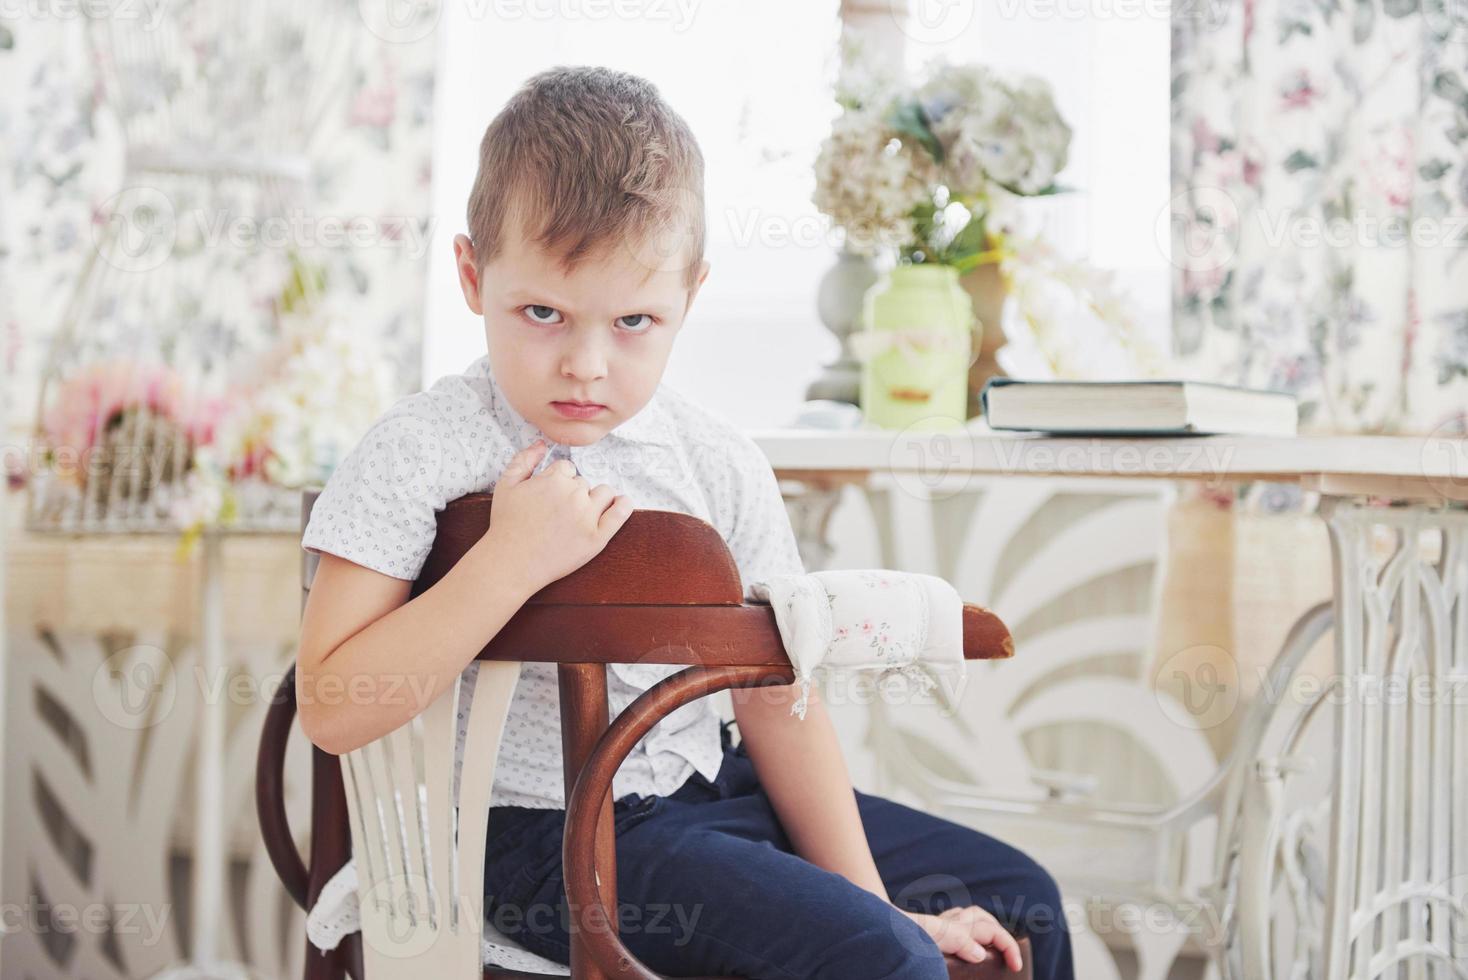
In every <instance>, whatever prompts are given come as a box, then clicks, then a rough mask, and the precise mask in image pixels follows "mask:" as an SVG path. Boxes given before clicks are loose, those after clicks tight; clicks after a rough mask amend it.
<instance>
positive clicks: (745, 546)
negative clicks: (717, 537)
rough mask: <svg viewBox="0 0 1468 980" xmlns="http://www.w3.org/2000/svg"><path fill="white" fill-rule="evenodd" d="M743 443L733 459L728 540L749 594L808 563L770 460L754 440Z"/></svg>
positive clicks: (746, 440)
mask: <svg viewBox="0 0 1468 980" xmlns="http://www.w3.org/2000/svg"><path fill="white" fill-rule="evenodd" d="M741 447H742V448H741V451H739V452H737V453H735V454H734V457H733V458H734V460H735V464H736V467H737V468H736V472H735V473H734V475H733V488H734V500H733V513H734V518H733V524H732V530H731V531H730V534H729V538H728V544H729V551H730V553H731V554H733V556H734V563H735V564H736V565H738V566H739V578H740V580H741V582H742V584H743V586H744V595H745V597H746V598H748V597H749V595H750V586H752V585H753V584H754V583H755V582H764V581H768V580H769V579H770V578H771V577H772V576H775V575H802V574H804V573H805V566H804V565H803V564H802V563H801V560H800V551H799V549H798V548H797V547H796V544H795V530H794V529H793V528H792V527H791V526H790V513H789V511H787V510H786V509H785V500H784V498H783V497H782V496H781V494H780V483H779V481H778V480H777V479H775V471H774V470H773V469H772V468H771V467H770V461H769V459H768V458H766V456H765V454H764V452H763V451H762V450H761V449H760V448H759V446H758V445H757V444H756V443H755V442H754V441H753V440H749V439H745V440H743V441H742V442H741Z"/></svg>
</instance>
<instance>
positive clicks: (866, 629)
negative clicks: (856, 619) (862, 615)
mask: <svg viewBox="0 0 1468 980" xmlns="http://www.w3.org/2000/svg"><path fill="white" fill-rule="evenodd" d="M875 628H876V627H875V626H873V625H872V621H871V620H870V619H863V620H862V621H861V633H862V635H863V636H871V635H872V630H874V629H875Z"/></svg>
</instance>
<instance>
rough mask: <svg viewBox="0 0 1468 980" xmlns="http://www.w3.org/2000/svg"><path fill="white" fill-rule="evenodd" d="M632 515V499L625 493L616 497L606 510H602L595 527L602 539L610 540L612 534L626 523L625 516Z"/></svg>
mask: <svg viewBox="0 0 1468 980" xmlns="http://www.w3.org/2000/svg"><path fill="white" fill-rule="evenodd" d="M631 516H632V500H631V499H630V498H629V497H627V496H626V495H625V494H623V495H621V496H619V497H617V498H616V499H615V500H613V501H612V502H611V504H610V505H609V506H608V507H607V509H606V510H604V511H602V515H601V519H600V520H599V521H597V524H596V526H597V529H598V530H599V531H600V532H601V536H602V540H603V541H610V540H611V539H612V535H614V534H616V533H617V532H618V531H620V530H621V529H622V525H623V524H626V523H627V518H629V517H631Z"/></svg>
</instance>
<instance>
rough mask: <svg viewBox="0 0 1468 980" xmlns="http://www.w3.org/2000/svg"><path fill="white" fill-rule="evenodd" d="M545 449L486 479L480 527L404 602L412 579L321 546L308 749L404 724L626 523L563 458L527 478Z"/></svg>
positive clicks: (613, 500) (307, 666) (625, 506)
mask: <svg viewBox="0 0 1468 980" xmlns="http://www.w3.org/2000/svg"><path fill="white" fill-rule="evenodd" d="M545 452H546V445H545V443H544V442H543V441H537V442H536V443H535V444H534V445H532V446H531V447H530V448H528V449H524V450H522V451H520V452H519V453H517V454H516V455H515V457H514V458H513V459H512V460H511V461H510V462H509V464H508V465H507V466H506V467H505V470H504V472H503V473H502V474H501V475H500V478H499V480H498V481H497V483H496V484H495V494H494V504H493V514H492V516H491V521H490V528H489V530H488V531H487V532H486V533H485V535H484V536H483V537H482V538H480V539H479V540H478V541H477V542H475V543H474V545H473V546H471V547H470V549H469V551H468V552H467V553H466V554H465V555H464V557H463V558H461V559H459V561H458V562H457V563H456V564H455V565H454V566H453V568H451V569H450V570H449V571H448V573H447V574H445V575H444V577H443V578H442V579H440V580H439V581H438V582H437V583H435V584H434V585H433V586H432V587H431V588H429V589H427V590H425V591H424V592H423V593H422V594H421V595H419V596H417V597H416V598H414V599H412V600H411V601H410V600H409V599H408V596H409V595H410V594H411V593H412V588H413V584H412V582H410V581H408V580H406V579H398V578H394V577H393V576H391V575H387V574H384V573H382V572H378V571H374V570H372V569H370V568H366V567H364V566H362V565H359V564H357V563H355V562H352V561H349V560H347V559H345V558H342V557H339V556H338V555H336V554H335V553H333V552H329V551H325V550H323V551H322V555H321V565H320V566H319V567H318V569H317V571H316V579H315V581H314V582H313V583H312V586H311V593H310V596H309V598H308V599H307V600H306V611H305V614H304V616H303V618H302V621H301V644H300V650H299V651H298V653H297V656H296V662H297V666H296V704H297V707H298V710H299V712H300V718H301V727H302V729H303V730H304V731H305V732H306V735H307V737H308V738H310V739H311V741H312V742H314V743H315V744H316V745H317V746H318V747H320V748H321V749H324V750H325V751H327V752H331V753H333V754H337V755H340V754H342V753H344V752H351V751H352V750H354V749H358V748H361V747H362V746H363V745H366V744H367V743H368V742H371V741H373V740H374V739H377V738H380V737H381V736H383V735H386V734H387V733H388V732H391V731H393V730H394V729H396V728H399V727H401V726H402V725H403V724H405V723H407V722H408V721H410V720H412V719H413V718H414V717H415V716H417V715H418V714H419V713H420V712H422V711H423V710H424V709H425V708H427V707H428V705H429V704H430V703H432V702H433V700H434V699H435V698H437V697H438V696H439V695H441V694H443V693H444V692H445V691H447V690H449V689H450V687H451V686H452V685H453V683H454V681H455V679H457V678H458V676H459V675H460V674H461V673H462V672H463V670H464V668H465V667H467V666H468V664H469V662H470V661H471V660H473V659H474V657H475V655H476V654H478V653H479V651H480V650H482V649H483V648H484V645H485V644H486V643H488V642H489V641H490V640H492V639H494V637H495V635H496V634H498V633H499V631H500V629H501V628H502V627H503V626H504V625H505V623H507V622H509V621H510V618H511V617H513V616H514V615H515V613H516V612H517V611H518V610H519V609H520V607H521V606H523V605H524V604H525V602H526V600H528V599H529V598H530V597H531V596H532V595H534V594H535V593H536V592H537V591H539V590H540V589H541V588H542V587H543V586H545V585H546V583H548V582H553V581H555V580H556V579H559V578H561V577H562V576H564V575H567V574H569V573H570V572H571V571H574V570H575V569H577V568H580V567H581V566H582V565H584V564H586V563H587V562H588V561H590V560H591V559H592V558H594V557H595V556H596V555H597V554H598V553H599V552H600V551H601V550H602V548H604V547H605V546H606V543H607V541H609V540H610V539H611V537H612V535H614V534H616V533H617V531H618V529H620V528H621V526H622V524H624V523H625V522H626V520H627V517H628V515H629V514H631V513H632V504H631V502H630V501H629V500H628V499H627V498H626V497H622V496H617V495H616V494H615V493H614V492H613V490H612V488H611V487H609V486H607V485H606V484H602V485H600V486H597V487H594V488H593V487H591V485H590V484H589V483H588V482H587V481H586V480H585V479H584V478H583V477H580V476H578V475H576V473H575V470H574V468H573V467H572V466H571V464H570V463H569V462H567V461H564V460H563V461H560V462H557V463H553V464H552V465H551V466H549V467H547V468H546V470H545V471H544V472H542V473H541V474H539V475H538V476H534V477H532V476H531V473H532V472H533V471H534V468H535V466H536V465H537V464H538V463H539V462H540V460H541V459H542V458H543V457H544V455H545ZM318 506H319V503H318ZM314 519H315V518H314V516H313V521H314ZM552 529H553V530H554V533H552ZM369 533H370V532H369ZM354 553H355V552H354Z"/></svg>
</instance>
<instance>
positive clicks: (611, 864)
mask: <svg viewBox="0 0 1468 980" xmlns="http://www.w3.org/2000/svg"><path fill="white" fill-rule="evenodd" d="M557 676H558V678H559V681H560V695H561V768H562V774H563V776H564V778H565V782H566V800H567V802H569V801H570V799H571V791H572V790H573V789H574V788H575V786H576V780H577V778H578V777H580V775H581V769H582V767H583V766H584V765H585V764H586V760H587V759H588V758H589V757H590V756H591V752H592V750H593V749H594V748H596V743H597V741H598V740H599V739H600V738H601V737H602V735H603V734H605V733H606V730H607V725H608V724H609V722H610V712H611V709H610V707H609V705H608V704H607V668H606V665H605V664H559V665H557ZM568 826H569V824H568ZM583 871H590V872H591V873H593V874H595V875H596V882H597V885H598V886H599V893H600V895H601V900H602V904H603V905H605V906H606V908H607V910H608V911H609V912H610V913H611V916H612V919H611V921H610V922H608V923H606V924H605V925H606V927H607V928H609V929H612V930H615V929H616V928H617V912H616V909H617V838H616V828H615V826H614V825H613V823H612V791H611V788H610V787H608V789H607V795H606V798H605V799H604V800H603V801H602V807H601V817H600V819H599V821H598V823H597V832H596V866H595V867H594V868H589V869H580V868H577V869H572V868H564V869H562V873H563V874H566V875H570V874H578V873H582V872H583ZM573 922H574V920H573ZM571 977H572V980H607V977H606V975H605V974H604V973H602V971H601V969H600V968H598V967H597V965H596V964H595V963H594V962H593V961H592V959H591V957H590V955H588V953H587V950H586V948H585V945H584V944H583V943H582V940H581V936H580V934H579V930H577V929H574V928H573V929H572V932H571Z"/></svg>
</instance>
